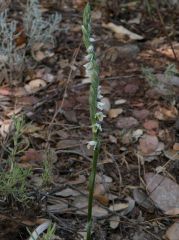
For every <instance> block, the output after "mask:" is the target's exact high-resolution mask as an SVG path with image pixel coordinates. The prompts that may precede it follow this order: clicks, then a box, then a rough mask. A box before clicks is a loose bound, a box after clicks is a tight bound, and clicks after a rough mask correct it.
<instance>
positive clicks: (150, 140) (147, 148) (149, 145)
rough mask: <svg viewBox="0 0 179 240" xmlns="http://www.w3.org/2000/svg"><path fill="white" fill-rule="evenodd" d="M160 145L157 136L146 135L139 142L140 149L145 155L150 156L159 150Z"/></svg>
mask: <svg viewBox="0 0 179 240" xmlns="http://www.w3.org/2000/svg"><path fill="white" fill-rule="evenodd" d="M158 145H159V141H158V138H157V137H156V136H150V135H147V134H146V135H144V136H143V137H142V138H141V139H140V140H139V149H140V150H141V152H142V153H143V154H146V155H147V154H150V153H153V152H154V151H155V150H157V148H158Z"/></svg>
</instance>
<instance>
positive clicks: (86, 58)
mask: <svg viewBox="0 0 179 240" xmlns="http://www.w3.org/2000/svg"><path fill="white" fill-rule="evenodd" d="M93 58H94V56H93V53H89V54H88V55H87V56H86V57H85V60H87V61H90V62H91V61H92V60H93Z"/></svg>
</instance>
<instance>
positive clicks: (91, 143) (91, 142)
mask: <svg viewBox="0 0 179 240" xmlns="http://www.w3.org/2000/svg"><path fill="white" fill-rule="evenodd" d="M96 146H97V142H96V141H89V142H88V143H87V148H88V149H90V147H93V149H94V150H95V149H96Z"/></svg>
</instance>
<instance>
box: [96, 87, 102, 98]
mask: <svg viewBox="0 0 179 240" xmlns="http://www.w3.org/2000/svg"><path fill="white" fill-rule="evenodd" d="M97 98H98V99H102V98H103V96H102V94H101V86H98V95H97Z"/></svg>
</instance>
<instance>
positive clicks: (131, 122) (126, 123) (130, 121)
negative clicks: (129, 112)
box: [116, 117, 139, 129]
mask: <svg viewBox="0 0 179 240" xmlns="http://www.w3.org/2000/svg"><path fill="white" fill-rule="evenodd" d="M138 124H139V122H138V121H137V119H135V118H134V117H120V118H119V120H118V121H117V123H116V126H117V127H118V128H120V129H123V128H125V129H129V128H132V127H136V126H137V125H138Z"/></svg>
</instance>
